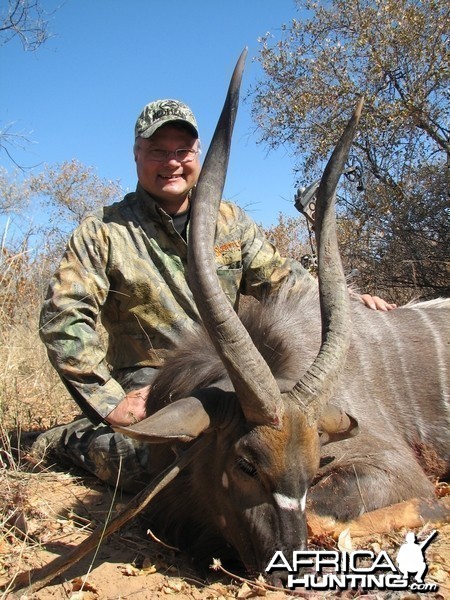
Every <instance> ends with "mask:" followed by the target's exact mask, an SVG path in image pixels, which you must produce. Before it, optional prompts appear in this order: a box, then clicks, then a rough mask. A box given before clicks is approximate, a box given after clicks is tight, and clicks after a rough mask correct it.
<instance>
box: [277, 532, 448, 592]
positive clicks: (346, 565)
mask: <svg viewBox="0 0 450 600" xmlns="http://www.w3.org/2000/svg"><path fill="white" fill-rule="evenodd" d="M436 535H437V531H433V532H432V533H431V534H430V535H429V536H428V537H427V538H426V539H425V540H424V541H422V542H418V541H417V540H416V536H415V534H414V533H413V532H408V533H407V534H406V537H405V542H404V543H403V544H402V545H401V546H400V548H399V550H398V553H397V556H396V558H395V559H394V560H393V559H392V558H391V557H390V556H389V554H388V553H387V552H386V551H384V550H382V551H381V552H379V553H378V554H376V553H375V552H372V551H371V550H354V551H352V552H339V551H337V550H298V551H295V552H293V553H292V557H291V560H290V561H289V559H288V558H287V557H286V556H285V555H284V553H283V552H282V551H277V552H275V554H274V555H273V557H272V559H271V560H270V562H269V564H268V565H267V567H266V572H267V573H271V572H273V571H282V572H283V571H285V572H287V574H288V576H287V587H288V588H289V589H296V588H303V589H305V590H349V589H351V590H356V589H359V590H361V591H366V590H383V591H384V590H410V591H411V592H419V593H420V592H436V591H437V590H438V587H439V586H438V585H437V584H436V583H433V582H426V581H424V578H425V575H426V573H427V570H428V565H427V563H426V559H425V550H426V548H427V546H428V545H429V544H430V543H431V542H432V541H433V540H434V538H435V537H436ZM308 570H311V572H308Z"/></svg>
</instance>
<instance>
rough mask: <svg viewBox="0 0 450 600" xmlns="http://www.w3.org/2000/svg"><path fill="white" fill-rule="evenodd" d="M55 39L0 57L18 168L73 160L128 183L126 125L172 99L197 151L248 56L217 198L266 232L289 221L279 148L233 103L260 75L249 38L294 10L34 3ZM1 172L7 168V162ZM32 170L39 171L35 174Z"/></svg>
mask: <svg viewBox="0 0 450 600" xmlns="http://www.w3.org/2000/svg"><path fill="white" fill-rule="evenodd" d="M41 4H42V6H43V7H44V8H45V9H46V10H47V11H48V12H51V11H53V10H55V9H56V8H57V7H58V6H59V8H58V9H57V10H55V12H54V14H53V16H51V18H50V31H51V33H52V34H53V37H52V38H51V39H50V40H49V41H48V42H46V44H45V45H44V46H43V47H41V48H40V49H39V50H38V51H37V52H25V51H24V50H23V49H22V46H21V44H20V43H19V41H18V40H17V39H16V40H13V41H11V42H9V43H8V44H6V45H4V46H2V47H0V68H1V72H2V82H3V83H2V86H1V89H0V105H1V114H0V120H1V126H2V127H4V126H5V125H6V124H10V123H14V125H13V128H14V130H15V131H17V132H22V133H24V134H26V135H27V136H28V137H29V138H30V139H32V140H33V142H34V143H33V144H31V145H28V146H27V151H26V153H21V152H19V151H15V154H14V156H15V158H16V159H17V160H18V161H19V162H20V163H21V164H25V165H42V164H44V163H49V164H50V163H57V162H63V161H69V160H71V159H74V158H75V159H78V160H79V161H81V162H82V163H83V164H85V165H89V166H94V167H95V169H96V171H97V174H98V175H99V176H100V177H105V178H108V179H113V180H116V179H118V180H120V182H121V185H122V187H123V188H124V189H125V190H133V189H134V188H135V185H136V176H135V169H134V162H133V157H132V144H133V141H134V140H133V128H134V122H135V120H136V117H137V116H138V114H139V112H140V111H141V109H142V108H143V106H144V105H145V104H147V102H149V101H151V100H154V99H157V98H178V99H180V100H182V101H184V102H186V103H187V104H188V105H189V106H190V107H191V108H192V110H193V111H194V113H195V115H196V117H197V120H198V122H199V126H200V135H201V139H202V143H203V147H204V149H206V147H207V146H208V144H209V141H210V138H211V135H212V133H213V130H214V127H215V123H216V120H217V118H218V115H219V113H220V110H221V107H222V104H223V100H224V96H225V93H226V89H227V86H228V81H229V78H230V76H231V73H232V70H233V67H234V64H235V62H236V60H237V58H238V56H239V54H240V52H241V50H242V49H243V48H244V47H245V46H247V47H248V49H249V55H248V58H247V64H246V70H245V74H244V80H243V86H242V93H241V104H240V109H239V113H238V119H237V124H236V128H235V134H234V139H233V147H232V154H231V160H230V167H229V172H228V178H227V183H226V188H225V192H224V196H225V197H226V198H228V199H231V200H234V201H235V202H237V203H238V204H240V205H241V206H243V207H245V208H246V209H247V210H248V212H249V213H250V214H251V215H252V216H253V218H254V219H255V220H256V221H257V222H260V223H262V224H263V225H269V224H271V223H275V222H276V221H277V216H278V213H279V212H280V211H282V212H283V213H285V214H289V215H294V214H297V213H296V212H295V210H294V208H293V207H292V199H293V195H294V193H295V176H294V174H293V166H294V159H293V157H292V156H291V155H290V154H289V150H288V149H280V150H277V151H276V152H275V151H271V152H268V150H267V148H266V147H264V146H263V145H261V144H257V139H258V134H257V132H256V131H255V125H254V123H252V121H251V117H250V106H249V104H247V103H245V102H243V100H242V98H243V96H245V94H246V92H247V91H248V88H249V86H250V85H251V84H252V83H254V82H255V80H256V79H257V78H259V77H260V76H261V74H262V73H261V68H260V65H259V64H258V63H256V62H254V60H253V59H254V58H255V56H256V55H257V53H258V50H259V44H258V41H257V40H258V37H259V36H261V35H264V34H265V33H266V32H267V31H270V32H271V33H272V34H273V35H274V36H275V39H279V37H280V36H281V25H282V24H283V23H288V22H289V21H290V20H291V19H292V18H294V17H297V18H298V17H299V14H298V11H297V8H296V5H295V2H294V0H276V1H274V0H221V1H214V0H191V1H190V2H183V1H181V0H171V1H170V2H165V1H164V0H160V1H158V2H156V1H154V0H128V1H127V2H126V1H125V0H65V1H64V0H62V2H58V1H54V0H41ZM0 165H2V166H4V167H6V168H7V169H8V170H11V168H12V165H11V163H10V161H9V160H8V159H7V158H6V156H5V154H3V153H2V154H0ZM40 168H41V167H40V166H39V167H38V170H39V169H40Z"/></svg>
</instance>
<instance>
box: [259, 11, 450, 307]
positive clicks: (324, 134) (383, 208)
mask: <svg viewBox="0 0 450 600" xmlns="http://www.w3.org/2000/svg"><path fill="white" fill-rule="evenodd" d="M297 4H298V6H299V7H300V8H303V9H304V12H302V14H304V15H305V17H304V18H302V19H301V20H295V19H294V20H293V21H292V23H291V24H290V25H289V26H284V27H283V29H282V31H283V34H282V39H280V40H274V38H273V37H272V36H271V35H270V34H268V35H266V36H265V37H264V38H262V39H261V50H260V56H259V59H260V62H261V64H262V66H263V68H264V71H265V73H266V78H265V79H264V80H262V81H260V82H259V83H257V85H256V87H255V88H254V89H253V90H252V91H251V96H252V100H253V108H252V110H253V116H254V119H255V120H256V122H257V124H258V125H259V126H260V127H261V130H262V135H261V141H264V142H266V143H268V144H269V145H270V146H278V145H280V144H288V145H290V146H291V147H292V148H293V149H294V150H295V152H296V153H297V155H298V156H299V158H298V163H297V165H296V166H297V169H298V171H299V172H302V173H304V174H305V175H304V177H305V179H313V178H315V177H317V176H318V174H319V172H321V170H322V167H323V160H324V158H325V157H326V156H327V154H328V153H329V151H330V148H331V147H332V146H333V145H334V143H335V142H336V139H337V137H338V135H339V133H340V132H341V131H342V129H343V126H344V123H345V121H346V120H347V119H348V116H349V113H350V111H351V108H352V107H353V106H355V105H356V102H357V98H358V97H359V96H360V95H361V94H363V95H364V96H365V99H366V100H365V109H364V113H363V117H362V120H361V125H360V133H359V136H358V138H357V140H356V141H355V144H354V153H355V156H356V158H357V159H358V160H360V161H361V163H362V164H363V168H364V174H365V190H364V191H363V192H362V193H360V194H357V193H356V190H355V188H354V187H353V188H349V189H347V190H345V192H344V194H343V195H342V198H341V203H340V210H341V217H342V218H345V219H347V220H348V223H347V230H348V226H349V224H353V227H354V234H353V238H354V239H357V235H358V234H359V235H360V239H361V240H362V239H364V240H366V242H367V241H368V240H369V239H370V243H369V244H367V243H366V245H365V251H366V258H367V259H368V258H369V257H370V259H371V262H373V261H374V260H375V261H376V262H377V264H378V265H381V264H386V263H387V261H391V263H390V269H388V268H387V267H386V269H385V270H384V273H385V275H386V276H387V273H388V271H390V272H391V274H392V275H395V274H396V268H395V265H394V264H393V263H392V260H394V258H395V260H396V263H397V265H398V264H399V263H400V262H402V264H404V265H407V264H408V265H410V266H411V265H412V264H414V265H416V266H417V262H416V261H417V257H418V256H419V257H420V261H422V262H421V264H422V267H423V268H422V269H420V273H419V270H418V269H417V268H414V269H412V268H410V269H409V275H407V272H406V271H407V269H406V267H405V270H404V272H403V275H402V276H401V277H400V276H398V277H391V278H390V279H383V280H382V279H380V278H379V279H378V285H381V287H382V288H386V287H389V286H390V287H392V286H397V285H399V286H401V287H404V286H406V287H410V288H414V289H415V290H416V291H417V290H419V291H420V293H421V294H422V295H424V296H430V295H436V294H438V293H447V294H448V292H449V288H448V284H446V285H442V284H441V283H439V282H438V280H440V281H442V277H439V273H442V269H443V268H444V270H446V271H447V281H448V274H449V269H450V261H449V258H448V228H446V227H442V226H441V225H440V224H442V223H444V222H445V220H446V219H448V212H447V211H448V181H449V175H448V172H449V166H450V139H449V125H448V123H449V116H450V108H449V102H448V99H449V97H448V89H449V79H450V62H449V51H448V43H449V29H448V22H449V17H450V6H449V4H448V2H445V1H444V0H424V1H420V0H345V1H344V0H330V1H328V2H323V3H319V2H312V1H307V0H306V1H298V2H297ZM437 182H439V186H438V187H436V184H437ZM424 219H425V220H426V222H427V224H426V227H424V226H423V221H424ZM430 220H431V221H432V223H430ZM363 233H364V235H362V234H363ZM399 237H401V240H400V242H401V243H399ZM424 244H425V245H426V247H427V252H425V253H424V251H423V247H424ZM400 248H401V252H402V254H401V255H400V256H399V255H398V254H397V252H399V251H400ZM381 249H382V252H381ZM358 251H359V250H358ZM424 257H426V260H425V258H424ZM411 261H412V262H411ZM425 263H426V264H425ZM360 266H361V265H360ZM423 274H427V277H425V278H424V277H423ZM435 282H436V283H435ZM374 291H377V290H374Z"/></svg>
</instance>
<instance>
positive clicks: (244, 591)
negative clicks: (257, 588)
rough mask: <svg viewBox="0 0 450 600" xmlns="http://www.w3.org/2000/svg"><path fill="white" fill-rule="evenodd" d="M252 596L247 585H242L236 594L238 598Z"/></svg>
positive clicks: (250, 589)
mask: <svg viewBox="0 0 450 600" xmlns="http://www.w3.org/2000/svg"><path fill="white" fill-rule="evenodd" d="M252 594H253V591H252V588H251V587H250V586H249V585H248V584H247V583H245V582H244V583H243V584H242V585H241V587H240V589H239V591H238V593H237V597H238V598H249V597H250V596H251V595H252Z"/></svg>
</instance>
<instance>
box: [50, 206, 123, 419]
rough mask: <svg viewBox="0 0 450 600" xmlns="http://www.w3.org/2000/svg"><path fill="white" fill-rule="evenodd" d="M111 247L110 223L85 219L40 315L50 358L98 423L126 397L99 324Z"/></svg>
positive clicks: (67, 251)
mask: <svg viewBox="0 0 450 600" xmlns="http://www.w3.org/2000/svg"><path fill="white" fill-rule="evenodd" d="M108 248H109V243H108V236H107V231H106V228H105V226H104V225H103V224H102V223H101V222H100V221H99V220H98V219H96V218H95V217H89V218H88V219H86V220H85V221H83V223H82V224H81V225H80V226H79V227H78V228H77V229H76V230H75V232H74V233H73V235H72V237H71V238H70V240H69V243H68V245H67V248H66V251H65V254H64V256H63V259H62V261H61V264H60V266H59V268H58V270H57V271H56V273H55V274H54V276H53V277H52V279H51V281H50V285H49V288H48V292H47V297H46V299H45V301H44V304H43V307H42V310H41V317H40V335H41V339H42V340H43V342H44V344H45V345H46V347H47V352H48V356H49V359H50V362H51V363H52V365H53V366H54V367H55V369H56V370H57V372H58V374H59V375H60V377H61V379H62V381H63V383H64V385H65V386H66V387H67V389H68V391H69V393H70V394H71V396H72V397H73V398H74V400H75V401H76V402H77V403H78V405H79V406H80V408H81V409H82V410H83V411H84V412H85V413H86V415H87V416H88V417H89V418H90V419H91V420H92V421H94V422H95V423H98V422H100V421H102V420H103V419H104V417H106V416H107V415H108V414H109V413H110V412H111V411H112V410H113V408H114V407H115V406H116V405H117V404H118V403H119V402H120V401H121V400H122V399H123V398H124V397H125V392H124V390H123V388H122V387H121V386H120V385H119V383H118V382H117V381H116V380H114V379H113V378H112V377H111V375H110V371H109V368H108V365H107V363H106V361H105V349H104V344H102V340H101V336H100V334H99V331H98V328H97V325H98V322H99V315H100V310H101V307H102V306H103V304H104V303H105V301H106V298H107V296H108V292H109V281H108V277H107V264H108Z"/></svg>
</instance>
